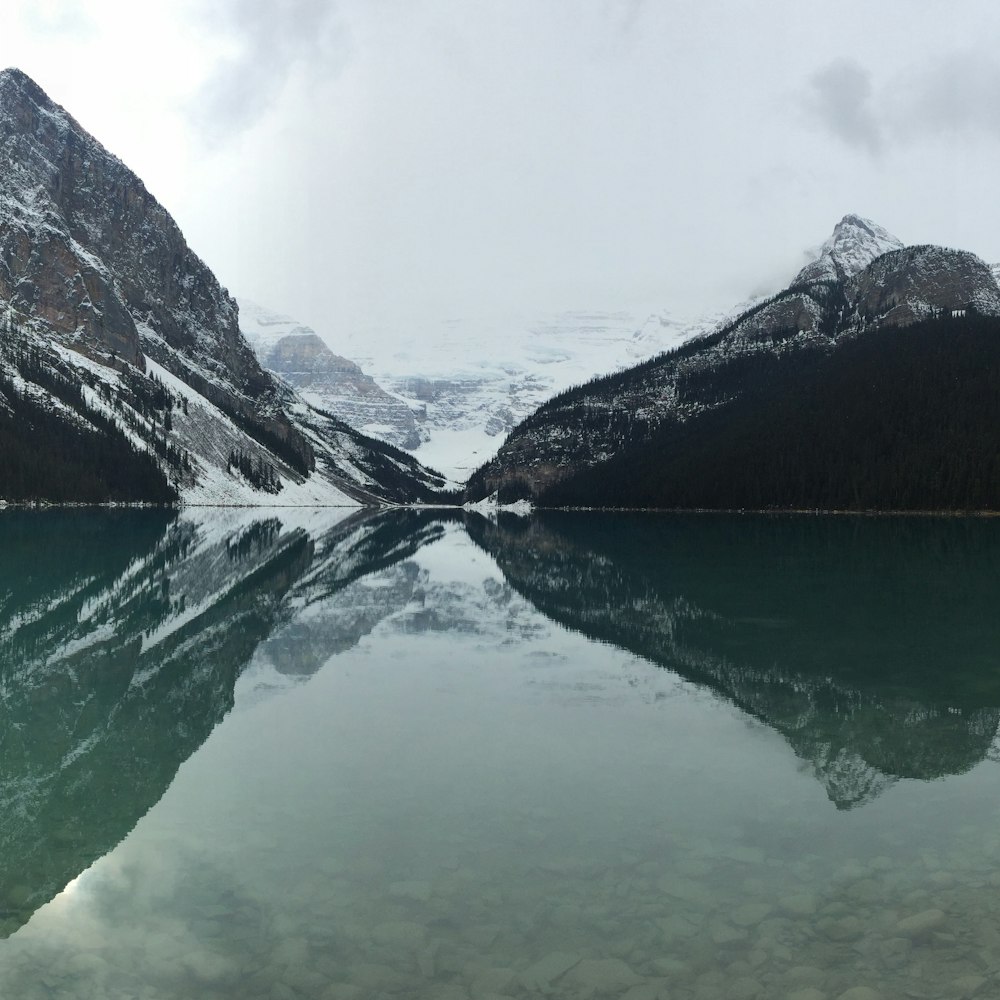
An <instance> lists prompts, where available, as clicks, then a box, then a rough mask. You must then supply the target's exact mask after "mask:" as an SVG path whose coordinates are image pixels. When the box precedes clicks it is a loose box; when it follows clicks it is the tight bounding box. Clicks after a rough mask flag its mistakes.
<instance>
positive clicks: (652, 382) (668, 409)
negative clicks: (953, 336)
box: [468, 216, 1000, 506]
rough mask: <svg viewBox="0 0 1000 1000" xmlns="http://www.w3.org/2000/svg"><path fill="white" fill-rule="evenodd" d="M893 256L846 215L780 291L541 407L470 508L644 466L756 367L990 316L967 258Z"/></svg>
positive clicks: (475, 483)
mask: <svg viewBox="0 0 1000 1000" xmlns="http://www.w3.org/2000/svg"><path fill="white" fill-rule="evenodd" d="M900 247H901V244H900V243H899V241H898V240H896V239H895V238H894V237H891V236H890V235H889V234H888V233H886V232H885V230H882V229H881V228H880V227H878V226H875V225H874V223H871V222H868V221H867V220H861V219H858V218H857V217H856V216H846V217H845V218H844V219H843V220H842V221H841V222H840V223H839V224H838V225H837V227H836V229H835V231H834V234H833V236H832V237H831V238H830V239H829V240H828V241H827V242H826V243H825V244H824V246H823V248H822V250H821V252H820V256H819V258H818V259H817V260H816V261H815V262H813V264H810V265H808V266H807V267H806V268H804V269H803V270H802V271H801V272H800V273H799V275H798V276H797V278H796V279H795V282H794V283H793V284H792V285H791V286H789V288H788V289H786V290H785V291H784V292H781V293H779V294H778V295H775V296H774V297H772V298H770V299H767V300H765V301H762V302H758V303H757V304H755V305H754V306H752V307H751V308H750V309H748V310H746V311H745V312H744V313H742V315H739V316H738V317H736V318H735V319H734V320H732V321H731V322H728V323H726V324H725V325H723V326H721V327H720V328H718V329H717V330H716V331H714V332H713V333H710V334H708V335H707V336H704V337H700V338H697V339H695V340H692V341H689V342H688V343H687V344H685V345H683V346H682V347H680V348H678V349H676V350H675V351H672V352H670V353H667V354H664V355H661V356H660V357H657V358H654V359H652V360H650V361H648V362H645V363H643V364H641V365H638V366H636V367H634V368H632V369H629V370H627V371H624V372H620V373H616V374H615V375H610V376H606V377H605V378H600V379H595V380H593V381H592V382H590V383H589V384H586V385H584V386H582V387H580V388H578V389H574V390H570V391H568V392H565V393H563V394H561V395H559V396H556V397H554V398H553V399H552V400H551V401H549V402H548V403H546V404H545V405H543V406H542V407H541V408H540V409H539V410H537V411H536V412H535V413H534V414H532V415H531V416H530V417H528V418H527V419H526V420H524V421H523V422H522V423H521V424H520V425H518V427H516V428H515V429H514V430H513V431H512V433H511V434H510V436H509V438H508V439H507V441H506V443H505V444H504V445H503V447H502V448H501V449H500V451H499V453H498V454H497V457H496V458H495V459H494V460H493V461H491V462H489V463H487V464H485V465H483V466H482V467H481V468H480V469H478V470H477V471H476V473H475V474H474V475H473V476H472V477H471V478H470V481H469V488H468V494H469V498H470V499H474V500H478V499H480V498H482V497H483V496H488V495H490V494H492V493H493V492H495V491H497V490H505V489H506V490H510V491H513V492H517V493H519V494H522V495H528V496H534V497H536V498H544V497H546V496H547V493H548V491H550V490H551V489H552V488H553V487H554V486H555V484H558V483H560V482H562V481H563V480H566V479H568V478H569V477H571V476H576V475H577V474H579V473H581V472H584V471H585V470H588V469H597V468H598V467H601V466H603V464H604V463H606V462H608V461H610V460H611V459H613V458H615V456H616V455H619V454H621V453H624V452H625V451H627V450H629V449H638V450H636V452H635V454H636V456H637V457H636V460H637V461H643V458H642V454H641V447H642V445H643V443H644V442H647V441H652V440H653V439H656V438H658V436H662V434H663V433H665V432H666V430H669V429H670V428H675V429H677V428H693V427H696V426H698V425H699V422H702V421H704V420H705V419H707V418H708V416H709V415H710V414H717V415H718V418H717V422H718V419H722V417H721V415H722V414H723V413H725V412H728V411H729V409H731V408H732V407H733V405H734V403H735V402H738V401H739V400H741V399H742V398H743V397H744V396H746V395H747V394H748V392H749V391H750V390H751V389H754V388H756V387H759V386H760V385H761V384H763V383H762V382H761V381H759V380H761V379H763V378H765V369H766V372H767V374H766V377H767V378H772V377H778V376H780V374H781V372H782V371H783V370H784V371H790V370H791V366H792V365H794V364H805V362H804V361H803V359H806V358H809V359H810V361H809V365H813V359H814V360H815V365H822V364H824V363H825V360H826V359H829V358H834V357H836V356H837V352H838V350H839V349H840V348H841V347H842V346H844V345H850V344H854V343H856V342H858V341H859V340H861V339H862V338H865V337H868V336H869V335H874V334H877V333H878V332H879V331H884V330H899V329H904V328H906V327H907V326H909V325H910V324H913V323H916V322H918V321H921V320H930V319H934V318H938V317H945V316H947V317H950V316H951V315H952V314H964V313H965V312H967V311H968V312H970V313H975V314H977V315H980V316H993V317H995V316H1000V288H998V286H997V281H996V279H995V277H994V276H993V273H992V272H991V270H990V268H989V267H988V266H987V265H986V264H984V263H983V262H982V261H981V260H979V259H978V258H977V257H975V256H974V255H972V254H969V253H965V252H963V251H958V250H949V249H945V248H943V247H934V246H917V247H908V248H905V249H900ZM755 380H757V381H755ZM713 419H716V418H713ZM595 474H596V473H595ZM581 502H586V501H581ZM736 505H737V506H740V504H736Z"/></svg>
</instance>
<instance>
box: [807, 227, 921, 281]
mask: <svg viewBox="0 0 1000 1000" xmlns="http://www.w3.org/2000/svg"><path fill="white" fill-rule="evenodd" d="M904 245H905V244H904V243H903V242H902V241H901V240H899V239H897V238H896V237H895V236H893V235H892V233H890V232H888V231H887V230H885V229H883V228H882V227H881V226H880V225H878V223H876V222H872V220H871V219H863V218H861V216H859V215H845V216H844V218H843V219H841V220H840V222H838V223H837V225H836V226H834V228H833V232H832V233H831V235H830V237H829V238H828V239H827V240H826V241H825V242H824V243H823V244H822V246H820V248H819V249H818V250H817V251H816V259H815V260H813V261H810V262H809V263H808V264H806V266H805V267H804V268H802V270H801V271H799V273H798V275H796V277H795V279H794V280H793V281H792V284H793V285H810V284H812V283H813V282H814V281H843V280H844V279H845V278H850V277H853V276H854V275H855V274H857V273H858V271H862V270H864V269H865V268H866V267H867V266H868V265H869V264H870V263H871V262H872V261H873V260H875V258H876V257H881V256H882V254H884V253H888V252H889V251H890V250H902V249H903V247H904Z"/></svg>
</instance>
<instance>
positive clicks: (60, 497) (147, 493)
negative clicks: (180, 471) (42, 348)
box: [0, 375, 177, 503]
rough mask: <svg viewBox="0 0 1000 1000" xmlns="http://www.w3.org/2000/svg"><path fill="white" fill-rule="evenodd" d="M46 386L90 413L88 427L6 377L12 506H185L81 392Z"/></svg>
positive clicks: (4, 447)
mask: <svg viewBox="0 0 1000 1000" xmlns="http://www.w3.org/2000/svg"><path fill="white" fill-rule="evenodd" d="M36 377H38V376H37V375H36ZM46 387H47V388H48V389H49V390H50V391H52V392H53V395H54V396H55V397H56V398H57V399H60V398H62V397H63V396H68V397H70V398H69V399H68V400H67V401H68V402H71V403H72V404H73V406H74V407H75V408H76V409H77V410H78V411H80V410H83V411H85V412H86V413H87V423H86V424H85V423H83V422H82V421H79V420H74V419H73V418H72V417H70V416H69V413H68V412H67V411H60V410H58V409H54V408H53V407H52V406H51V405H48V404H47V403H46V402H41V401H39V400H38V399H37V398H35V397H33V396H32V395H31V394H30V393H28V392H23V391H21V390H20V389H19V388H18V387H17V386H16V385H15V384H14V383H13V382H12V381H10V380H9V379H7V378H4V377H2V376H0V398H2V401H3V404H4V405H3V406H0V483H2V495H3V497H4V499H5V500H9V501H13V502H31V501H38V500H43V501H47V502H50V503H107V502H109V501H110V502H119V503H134V502H140V501H142V502H147V503H172V502H174V501H175V500H176V499H177V491H176V490H175V489H174V487H173V486H171V485H170V483H169V482H168V480H167V477H166V476H165V475H164V474H163V472H162V471H161V470H160V468H159V467H158V466H157V464H156V460H155V459H154V458H153V456H152V455H149V454H146V453H143V452H139V451H137V450H136V448H135V447H133V445H132V444H131V442H130V441H129V440H128V438H127V437H126V436H125V435H124V434H123V433H122V431H121V430H120V429H119V428H118V427H117V426H116V424H115V423H114V421H113V420H111V419H110V418H108V417H106V416H104V415H103V414H101V413H98V412H96V411H94V410H88V409H87V408H86V407H85V404H84V402H83V396H82V393H81V391H80V387H79V386H74V385H72V384H70V383H68V382H64V381H63V380H61V379H57V378H55V377H53V376H52V375H50V376H49V379H48V382H47V386H46ZM67 409H68V408H67ZM88 424H89V425H90V426H88Z"/></svg>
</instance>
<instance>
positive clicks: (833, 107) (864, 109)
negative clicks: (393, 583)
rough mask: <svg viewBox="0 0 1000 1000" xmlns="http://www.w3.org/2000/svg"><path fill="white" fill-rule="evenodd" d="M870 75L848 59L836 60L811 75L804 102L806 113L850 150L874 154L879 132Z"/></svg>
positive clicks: (878, 150)
mask: <svg viewBox="0 0 1000 1000" xmlns="http://www.w3.org/2000/svg"><path fill="white" fill-rule="evenodd" d="M872 91H873V88H872V81H871V75H870V74H869V72H868V71H867V70H866V69H865V68H864V67H863V66H861V65H859V64H858V63H856V62H853V61H851V60H848V59H838V60H835V61H834V62H831V63H829V64H828V65H827V66H824V67H823V68H822V69H820V70H818V71H817V72H816V73H814V74H813V75H812V76H811V77H810V79H809V92H808V94H807V96H806V98H805V106H806V110H807V112H808V113H809V114H810V116H811V117H812V118H814V119H815V120H816V121H818V122H819V123H820V124H821V125H822V126H823V127H824V128H826V129H827V130H828V131H830V132H831V133H832V134H833V135H835V136H837V138H839V139H841V140H843V141H844V142H846V143H847V144H848V145H849V146H853V147H855V148H857V149H863V150H866V151H867V152H869V153H872V154H877V153H879V152H880V151H881V149H882V144H883V136H882V129H881V127H880V125H879V122H878V120H877V118H876V115H875V112H874V111H873V108H872Z"/></svg>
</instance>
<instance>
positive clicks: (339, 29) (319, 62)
mask: <svg viewBox="0 0 1000 1000" xmlns="http://www.w3.org/2000/svg"><path fill="white" fill-rule="evenodd" d="M203 23H204V24H205V27H206V28H207V30H210V31H213V32H215V33H216V34H218V35H220V36H221V37H222V38H223V39H225V40H226V41H227V42H229V43H230V44H231V45H235V53H234V54H233V55H232V56H230V57H229V58H227V59H224V60H223V61H221V62H220V64H219V66H218V68H217V69H216V71H215V73H214V74H213V75H212V76H211V77H210V78H209V79H208V81H207V82H206V83H205V85H204V87H203V88H202V90H201V92H200V93H199V94H198V97H197V100H196V102H195V106H194V107H193V109H192V114H193V117H194V119H195V122H196V124H197V125H199V126H200V127H201V129H202V130H203V131H204V133H205V134H206V136H207V137H209V138H214V139H216V140H217V139H220V138H224V137H225V136H227V135H231V134H233V133H237V132H240V131H242V130H244V129H246V128H248V127H250V126H251V125H253V124H254V122H256V121H257V120H258V118H260V116H261V115H263V114H264V113H265V112H266V111H267V109H268V108H269V107H270V105H271V104H272V103H273V102H274V101H275V100H276V99H277V98H278V97H279V96H280V94H281V91H282V89H283V87H284V86H285V84H286V83H287V81H288V79H289V77H290V76H291V75H292V74H293V73H295V72H297V71H303V72H305V73H306V74H307V75H310V76H324V75H326V74H328V73H331V72H336V71H338V70H339V69H340V68H341V67H342V66H343V64H344V62H345V61H346V57H347V52H348V50H349V42H348V34H347V31H346V28H345V27H344V25H343V23H342V22H341V20H340V18H339V16H338V10H337V5H336V3H334V2H333V0H283V2H282V3H278V4H276V3H274V0H223V2H221V3H217V4H215V5H213V9H212V13H211V14H210V15H206V16H205V19H204V21H203Z"/></svg>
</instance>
